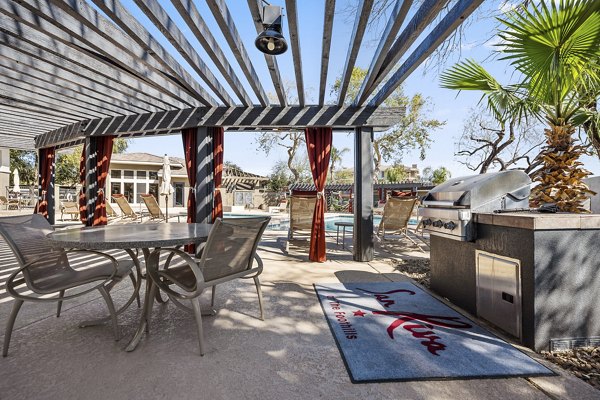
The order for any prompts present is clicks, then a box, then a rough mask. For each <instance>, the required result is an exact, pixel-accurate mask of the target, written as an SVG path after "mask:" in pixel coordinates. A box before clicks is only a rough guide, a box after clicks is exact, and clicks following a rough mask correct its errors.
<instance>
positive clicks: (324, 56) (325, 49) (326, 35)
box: [319, 0, 335, 106]
mask: <svg viewBox="0 0 600 400" xmlns="http://www.w3.org/2000/svg"><path fill="white" fill-rule="evenodd" d="M334 14H335V0H326V1H325V16H324V17H323V46H322V48H321V75H320V77H321V78H320V84H319V105H320V106H322V105H323V104H324V103H325V90H326V87H327V72H328V70H329V51H330V49H331V34H332V31H333V16H334Z"/></svg>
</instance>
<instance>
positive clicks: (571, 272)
mask: <svg viewBox="0 0 600 400" xmlns="http://www.w3.org/2000/svg"><path fill="white" fill-rule="evenodd" d="M473 221H474V222H475V223H476V225H475V227H476V239H475V240H474V241H471V242H468V241H458V240H452V239H449V238H446V237H441V236H435V235H433V234H432V235H431V288H432V289H433V290H434V291H435V292H437V293H438V294H440V295H442V296H444V297H446V298H448V299H449V300H450V301H452V302H453V303H455V304H457V305H458V306H460V307H462V308H463V309H465V310H467V311H468V312H470V313H472V314H474V315H477V314H478V310H477V307H478V306H477V254H478V252H485V253H488V254H491V255H494V256H498V257H502V258H505V259H507V258H510V259H513V260H518V262H519V264H520V267H519V278H520V283H519V287H520V292H521V293H520V296H521V302H520V305H521V315H520V320H521V334H520V341H521V343H523V344H524V345H526V346H527V347H530V348H532V349H535V350H538V351H539V350H544V349H547V348H548V347H552V346H554V347H555V348H558V347H563V346H569V345H570V344H572V343H577V344H595V345H599V343H600V307H599V306H598V299H600V274H599V273H598V272H599V271H600V269H599V265H600V246H598V242H600V214H566V213H565V214H561V213H556V214H550V213H548V214H544V213H529V212H523V213H520V212H519V213H499V214H495V213H479V214H475V215H474V219H473ZM565 339H566V340H565Z"/></svg>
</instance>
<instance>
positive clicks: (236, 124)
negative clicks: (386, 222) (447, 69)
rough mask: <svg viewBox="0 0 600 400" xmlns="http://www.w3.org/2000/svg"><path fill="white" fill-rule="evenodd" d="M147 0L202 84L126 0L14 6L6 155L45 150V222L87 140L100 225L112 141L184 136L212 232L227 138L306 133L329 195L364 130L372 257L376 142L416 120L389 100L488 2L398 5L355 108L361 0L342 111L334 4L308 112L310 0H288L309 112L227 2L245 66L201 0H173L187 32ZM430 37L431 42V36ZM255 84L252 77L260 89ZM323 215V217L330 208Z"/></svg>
mask: <svg viewBox="0 0 600 400" xmlns="http://www.w3.org/2000/svg"><path fill="white" fill-rule="evenodd" d="M134 1H135V3H136V4H137V6H138V7H139V8H140V10H141V11H142V13H143V14H144V15H145V17H146V18H147V19H148V20H150V21H151V23H152V24H153V25H154V27H155V28H156V29H158V31H160V32H161V33H162V35H163V36H164V37H165V38H166V40H168V41H169V42H170V44H171V45H172V46H173V47H174V48H175V49H176V51H177V52H178V53H179V55H180V56H181V57H182V58H183V59H184V60H185V62H186V63H187V64H188V65H189V67H191V68H192V69H193V70H194V71H195V73H197V75H198V76H199V77H200V78H201V80H202V81H203V82H202V84H200V82H199V81H198V80H197V79H195V78H194V77H193V76H192V75H191V74H190V73H189V72H188V70H187V69H186V67H185V66H184V65H182V64H181V63H179V62H178V61H177V60H176V59H175V58H174V57H173V56H172V55H171V54H170V53H169V51H167V50H166V49H165V47H164V46H163V45H161V44H160V41H159V40H158V39H157V38H155V37H154V36H153V34H152V33H151V32H150V31H149V30H148V29H147V28H146V27H145V26H144V25H143V24H142V22H141V21H140V20H139V19H138V18H136V17H135V16H134V15H132V14H131V13H130V11H128V9H126V8H125V7H124V6H123V5H122V4H121V2H120V1H119V0H88V1H82V0H79V1H78V0H19V1H13V0H0V26H1V28H0V32H1V34H0V43H1V44H2V46H0V55H1V56H2V57H0V89H1V94H2V95H1V96H0V146H2V147H7V148H15V149H34V148H35V149H38V151H39V176H40V182H39V197H40V201H39V203H38V207H36V212H40V213H43V214H45V215H46V216H47V218H48V220H49V221H50V222H51V223H53V222H54V218H55V211H54V209H55V199H54V198H53V193H54V190H53V185H54V170H53V168H54V159H55V152H56V150H58V149H60V148H64V147H69V146H73V145H75V144H84V151H83V154H82V164H81V169H80V176H81V181H82V184H83V187H84V190H83V191H82V193H81V194H80V205H81V214H82V221H83V222H84V223H85V224H86V225H96V224H103V223H105V220H106V216H105V209H104V185H105V178H106V172H107V170H108V165H109V163H110V154H111V149H112V140H113V139H114V138H115V137H140V136H150V135H173V134H177V135H182V137H183V143H184V149H185V154H186V168H187V173H188V177H189V179H190V184H191V185H192V186H194V189H193V190H192V195H193V196H191V197H194V198H195V201H192V202H191V204H188V221H189V222H192V221H193V222H211V221H212V220H213V219H214V218H215V217H216V216H218V215H219V208H220V193H219V187H220V186H221V181H222V170H223V135H224V132H226V131H257V130H258V131H265V130H266V131H274V130H279V131H281V130H305V132H306V139H307V145H308V152H309V159H310V162H311V168H312V170H313V178H314V180H315V185H316V187H317V190H318V191H320V192H322V191H323V189H324V185H325V175H326V171H327V166H328V163H329V150H330V148H331V134H332V131H334V130H344V131H348V130H353V131H354V135H355V141H354V143H355V152H354V154H355V168H354V170H355V182H354V188H353V193H354V199H355V203H354V205H355V207H354V219H355V232H356V234H355V235H354V259H355V260H357V261H370V260H371V259H372V258H373V180H372V174H373V152H372V140H373V132H374V130H378V129H387V128H389V127H390V126H393V125H394V124H395V123H397V122H398V119H399V117H400V116H401V115H402V113H403V112H404V110H403V109H400V108H389V107H381V104H382V103H383V101H384V100H385V99H386V98H387V97H388V96H389V95H390V94H391V93H392V92H393V91H394V90H395V89H396V88H397V87H398V86H399V85H400V84H401V83H402V82H403V81H404V80H405V79H406V78H407V77H408V76H409V75H410V74H411V73H412V72H413V71H414V70H415V69H416V68H417V67H418V66H419V65H421V64H422V63H423V62H424V61H425V60H426V58H427V57H429V56H430V55H431V54H432V52H433V51H434V50H435V49H436V48H437V47H438V46H439V45H440V44H441V43H442V42H443V41H444V40H445V39H446V38H447V37H448V36H449V35H450V34H451V33H452V32H453V31H454V30H455V29H456V28H457V27H458V26H459V25H460V24H461V23H462V22H463V21H464V20H465V19H466V18H467V17H468V16H469V15H470V14H471V13H472V12H473V11H474V10H475V9H476V8H477V7H478V6H479V5H480V4H481V3H482V0H459V1H457V2H455V3H454V5H453V6H452V7H451V8H449V9H447V8H446V5H447V1H432V0H425V1H423V2H421V3H420V5H419V6H418V8H416V6H415V8H416V9H414V10H413V9H412V8H413V6H412V3H413V2H412V1H409V0H405V1H401V0H398V1H397V2H396V3H395V5H394V7H393V9H392V11H391V13H390V17H389V20H388V22H387V25H386V26H385V29H384V32H383V34H382V36H381V40H380V42H379V44H378V46H377V48H376V50H375V54H374V56H373V58H372V61H371V63H370V66H369V69H368V73H367V76H366V78H365V80H364V82H363V83H362V86H361V88H360V90H359V93H358V95H357V96H356V98H354V99H353V100H352V103H351V105H345V104H346V100H347V99H346V94H347V89H348V85H349V82H350V75H351V72H352V70H353V68H354V66H355V63H356V59H357V56H358V52H359V49H360V47H361V43H362V40H363V36H364V33H365V29H366V26H367V23H368V20H369V15H370V14H371V10H372V7H373V3H374V1H373V0H362V1H360V2H359V6H358V8H357V13H356V16H355V23H354V27H353V30H352V35H351V38H350V41H349V43H348V51H347V56H346V60H345V62H344V64H343V74H342V79H341V90H340V94H339V97H338V98H337V101H336V102H335V104H325V101H324V100H325V90H326V81H327V74H328V70H329V52H330V48H331V42H332V28H333V24H334V19H335V18H334V17H335V13H334V10H335V0H325V1H324V8H325V12H324V21H323V36H322V54H321V60H320V63H321V64H320V82H319V85H318V88H319V90H318V91H319V96H318V102H317V104H306V102H305V89H304V79H303V70H302V60H301V52H300V41H299V26H300V20H299V18H298V12H297V4H296V0H286V1H285V7H286V14H287V15H286V17H287V18H286V26H287V27H288V28H289V35H288V40H289V42H290V48H291V53H292V56H293V61H294V72H295V84H296V87H297V91H298V102H297V104H288V100H287V96H286V93H285V88H284V85H283V83H282V78H281V76H280V72H279V67H278V65H277V58H276V57H275V56H273V55H268V54H265V55H264V58H265V62H266V66H267V68H268V70H269V74H270V78H271V80H272V83H273V86H274V88H275V92H276V95H277V104H271V102H270V101H269V99H268V98H267V95H266V93H265V90H264V88H263V83H262V82H261V81H260V79H259V77H258V74H257V72H256V70H255V65H254V63H253V60H251V59H250V56H249V55H248V52H247V50H246V47H245V46H246V45H245V42H247V41H244V40H242V37H241V36H240V34H239V32H238V29H237V27H236V24H235V23H234V20H236V18H234V16H233V15H232V14H231V13H230V11H229V9H228V7H227V5H226V3H225V1H224V0H207V1H206V3H207V5H208V7H209V9H210V11H211V13H212V16H213V17H214V19H215V20H216V22H217V24H218V26H219V28H220V30H221V33H222V35H223V37H224V38H225V42H226V44H227V46H229V48H230V50H231V52H232V53H233V55H234V58H235V60H233V59H228V58H227V57H226V56H225V54H224V52H223V50H222V49H221V46H220V44H219V42H217V40H216V39H215V37H214V36H213V34H212V33H211V31H210V29H209V26H208V25H207V23H206V22H205V20H204V18H203V16H202V15H201V13H200V11H199V10H198V9H197V8H196V6H195V4H194V2H192V1H182V0H172V3H173V5H174V7H175V9H176V10H177V12H178V13H179V14H180V15H181V17H182V19H183V21H184V22H185V26H178V24H177V23H176V22H175V21H174V20H172V19H171V17H170V16H169V13H168V12H167V11H166V10H165V8H164V7H163V5H162V4H161V3H160V2H159V1H158V0H134ZM282 2H283V1H282ZM247 3H248V7H249V10H250V13H251V15H252V21H246V22H247V23H249V24H252V23H253V24H254V25H255V27H256V32H257V33H260V32H262V30H263V28H264V26H263V20H262V17H261V11H262V3H261V2H260V1H259V0H248V1H247ZM409 15H410V16H411V18H410V19H408V18H407V16H409ZM405 20H407V21H406V22H407V23H405ZM237 22H238V23H239V22H240V21H239V20H238V21H237ZM431 25H433V26H431ZM401 28H402V29H401ZM185 30H189V31H191V34H192V35H193V36H195V37H196V39H197V40H198V42H199V43H200V44H201V46H202V47H203V48H204V51H205V52H206V54H207V55H208V57H209V58H210V59H211V61H212V63H214V65H215V66H216V68H217V69H218V71H219V74H220V75H221V76H222V77H223V79H222V80H219V79H218V78H217V77H216V76H215V75H214V73H213V72H211V69H210V68H209V66H208V65H207V64H206V63H205V61H203V60H202V57H201V56H200V55H199V54H198V52H197V51H196V50H195V49H194V47H193V46H192V44H191V43H190V42H189V41H188V39H186V36H185V34H184V33H183V32H184V31H185ZM425 31H426V32H428V33H427V34H426V35H421V34H422V33H423V32H425ZM422 36H424V37H422ZM409 50H412V52H410V53H409ZM233 63H237V65H238V66H239V70H240V71H241V73H242V74H243V78H242V77H240V76H238V73H236V70H234V68H233V66H232V64H233ZM241 79H246V80H247V82H248V83H249V87H250V88H251V89H252V93H248V92H247V91H246V89H245V88H244V85H243V84H242V83H241ZM226 86H227V87H229V88H230V90H227V89H226ZM205 87H206V88H205ZM253 97H254V98H256V99H257V100H256V102H255V101H254V100H253ZM255 103H256V104H255ZM319 201H321V202H322V196H318V200H317V202H319ZM318 204H319V203H317V209H319V206H318ZM320 212H321V215H322V212H323V207H322V206H321V208H320ZM316 214H317V213H316ZM322 219H323V218H322V216H321V218H319V216H318V215H315V220H314V221H313V222H314V225H315V226H314V227H313V235H312V238H313V240H312V241H313V242H314V243H312V244H311V259H312V260H315V261H321V260H322V258H323V257H324V252H325V249H324V247H323V246H324V232H320V229H319V224H321V223H322ZM323 229H324V228H323ZM320 241H323V242H322V243H321V242H320ZM319 243H321V244H319Z"/></svg>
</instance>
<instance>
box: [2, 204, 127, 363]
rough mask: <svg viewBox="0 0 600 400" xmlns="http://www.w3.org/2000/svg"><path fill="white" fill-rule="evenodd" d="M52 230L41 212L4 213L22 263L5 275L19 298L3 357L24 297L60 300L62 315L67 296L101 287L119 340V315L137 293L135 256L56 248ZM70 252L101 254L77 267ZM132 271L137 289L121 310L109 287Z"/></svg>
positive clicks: (4, 230) (4, 222)
mask: <svg viewBox="0 0 600 400" xmlns="http://www.w3.org/2000/svg"><path fill="white" fill-rule="evenodd" d="M53 231H54V229H53V228H52V226H51V225H50V224H49V223H48V221H47V220H46V218H44V217H43V216H41V215H39V214H32V215H25V216H16V217H4V218H0V235H1V236H2V237H4V240H5V241H6V242H7V243H8V245H9V246H10V248H11V249H12V251H13V253H14V255H15V258H16V259H17V262H18V264H19V268H18V269H17V270H16V271H14V272H13V273H12V274H11V275H10V276H9V277H8V279H7V280H6V291H7V292H8V293H9V294H10V295H11V296H12V297H13V298H14V299H15V300H14V304H13V308H12V312H11V314H10V316H9V318H8V321H7V323H6V333H5V334H4V347H3V350H2V356H3V357H6V355H7V354H8V346H9V344H10V338H11V335H12V330H13V326H14V323H15V319H16V318H17V314H18V313H19V310H20V309H21V306H22V305H23V302H25V301H32V302H52V301H55V302H58V306H57V310H56V316H57V317H59V316H60V310H61V306H62V302H63V301H65V300H69V299H72V298H75V297H78V296H81V295H84V294H86V293H89V292H91V291H93V290H98V291H99V292H100V294H101V295H102V297H103V298H104V301H105V302H106V305H107V307H108V311H109V313H110V320H111V321H112V327H113V333H114V336H115V340H118V339H119V327H118V325H117V315H118V314H120V313H121V312H122V311H124V310H125V309H126V308H127V307H128V306H129V305H130V304H131V302H132V301H133V300H134V298H135V297H136V296H137V288H138V285H137V281H136V278H135V275H134V274H133V272H132V268H133V267H134V264H133V261H132V260H125V261H123V260H122V261H117V260H116V259H115V258H114V257H112V256H109V255H107V254H104V253H101V252H98V251H92V250H64V249H57V248H53V247H52V246H51V245H50V243H49V241H48V240H47V239H46V235H48V234H49V233H51V232H53ZM71 253H82V254H86V255H94V256H96V257H94V259H89V260H86V265H85V267H84V268H77V269H75V268H73V267H72V266H71V264H70V262H69V258H68V255H69V254H71ZM127 276H129V277H130V278H131V281H132V282H133V284H134V287H135V288H136V290H134V293H133V295H132V296H131V298H130V299H129V301H128V302H127V303H126V304H125V305H124V306H123V307H122V308H121V309H119V310H118V311H116V310H115V306H114V304H113V301H112V299H111V297H110V294H109V291H110V290H111V289H112V287H113V286H114V285H115V284H117V283H118V282H120V281H121V280H122V279H123V278H126V277H127ZM23 284H25V285H26V286H27V289H28V290H29V291H31V292H33V293H31V294H29V293H28V294H24V293H22V292H23V290H22V289H21V288H20V287H21V286H22V285H23ZM90 285H91V287H90ZM17 290H18V291H17ZM72 292H75V293H72Z"/></svg>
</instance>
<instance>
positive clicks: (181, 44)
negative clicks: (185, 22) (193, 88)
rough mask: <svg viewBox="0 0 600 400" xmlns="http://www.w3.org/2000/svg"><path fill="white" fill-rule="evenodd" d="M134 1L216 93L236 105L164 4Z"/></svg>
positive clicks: (221, 98) (225, 101)
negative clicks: (163, 6)
mask: <svg viewBox="0 0 600 400" xmlns="http://www.w3.org/2000/svg"><path fill="white" fill-rule="evenodd" d="M134 1H135V4H137V6H138V7H139V8H140V9H141V10H142V12H143V13H144V14H146V16H147V17H148V19H150V21H152V23H153V24H154V25H155V26H156V27H157V28H158V29H159V30H160V31H161V33H162V34H163V35H164V36H165V37H166V38H167V40H168V41H169V42H170V43H171V44H172V45H173V47H175V48H176V49H177V51H178V52H179V54H181V56H182V57H183V58H184V59H185V61H187V62H188V64H190V66H191V67H192V68H193V69H194V71H196V73H197V74H198V75H200V77H201V78H202V79H203V80H204V82H205V83H206V84H207V85H208V87H209V88H210V89H211V90H212V91H213V92H214V93H215V95H216V96H217V97H218V98H219V99H220V100H221V101H222V102H223V103H225V104H226V105H234V104H235V101H234V100H233V99H232V98H231V96H229V93H227V90H225V88H224V87H223V85H221V83H220V82H219V80H218V79H217V78H216V77H215V76H214V74H213V73H212V72H211V70H210V69H209V68H208V66H207V65H206V64H205V63H204V61H202V59H201V58H200V56H199V55H198V53H197V52H196V50H195V49H194V47H193V46H192V44H191V43H190V42H189V41H188V40H187V39H186V38H185V35H184V34H183V32H181V30H179V28H178V27H177V24H176V23H175V22H174V21H173V20H172V19H171V17H169V15H168V14H167V12H166V11H165V10H164V9H163V8H162V6H161V5H160V4H159V3H158V2H157V1H156V0H134Z"/></svg>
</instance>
